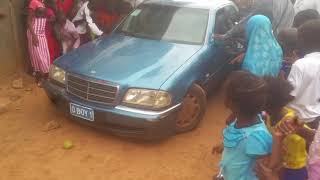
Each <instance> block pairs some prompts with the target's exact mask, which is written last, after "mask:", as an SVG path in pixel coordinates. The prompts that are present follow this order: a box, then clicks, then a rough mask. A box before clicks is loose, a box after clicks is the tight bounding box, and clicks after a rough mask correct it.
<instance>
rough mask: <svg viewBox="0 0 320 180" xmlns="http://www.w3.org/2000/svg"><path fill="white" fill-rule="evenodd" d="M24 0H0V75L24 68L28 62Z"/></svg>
mask: <svg viewBox="0 0 320 180" xmlns="http://www.w3.org/2000/svg"><path fill="white" fill-rule="evenodd" d="M23 5H24V0H0V12H1V13H3V14H5V17H4V18H2V19H0V76H3V75H7V74H10V73H13V72H17V71H24V70H26V67H27V65H26V63H27V62H28V54H27V46H26V36H25V26H24V16H23V13H22V11H23Z"/></svg>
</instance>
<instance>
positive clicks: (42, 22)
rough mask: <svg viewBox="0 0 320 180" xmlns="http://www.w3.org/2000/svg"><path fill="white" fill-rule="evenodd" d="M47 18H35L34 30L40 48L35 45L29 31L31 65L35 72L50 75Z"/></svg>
mask: <svg viewBox="0 0 320 180" xmlns="http://www.w3.org/2000/svg"><path fill="white" fill-rule="evenodd" d="M45 26H46V19H45V18H35V19H34V20H33V23H32V27H33V30H34V32H35V34H36V36H37V38H38V40H39V44H38V46H35V45H33V42H32V35H31V32H30V31H29V30H27V38H28V48H29V55H30V59H31V65H32V67H33V70H34V71H35V72H42V73H48V72H49V67H50V54H49V48H48V43H47V39H46V35H45Z"/></svg>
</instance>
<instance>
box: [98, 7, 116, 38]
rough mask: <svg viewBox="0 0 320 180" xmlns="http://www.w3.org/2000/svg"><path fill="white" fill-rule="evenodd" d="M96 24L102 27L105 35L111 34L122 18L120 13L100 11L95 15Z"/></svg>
mask: <svg viewBox="0 0 320 180" xmlns="http://www.w3.org/2000/svg"><path fill="white" fill-rule="evenodd" d="M95 18H96V23H97V24H98V25H99V26H100V27H102V29H103V30H104V32H105V33H107V34H108V33H111V32H112V30H113V28H114V26H115V25H116V24H117V23H118V21H119V19H120V16H119V14H118V13H115V12H114V13H111V14H110V13H107V12H106V11H103V10H100V11H97V12H96V13H95Z"/></svg>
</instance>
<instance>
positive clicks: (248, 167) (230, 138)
mask: <svg viewBox="0 0 320 180" xmlns="http://www.w3.org/2000/svg"><path fill="white" fill-rule="evenodd" d="M235 124H236V122H234V123H232V124H230V125H229V126H228V127H227V128H225V129H224V131H223V136H224V140H223V143H224V151H223V155H222V160H221V163H220V166H221V168H222V174H223V175H224V178H225V179H226V180H258V178H257V176H256V175H255V172H254V166H255V162H256V159H257V158H258V157H261V156H265V155H269V154H270V153H271V150H272V135H271V134H270V133H269V131H268V129H267V127H266V125H265V124H264V123H263V122H262V121H261V123H259V124H256V125H253V126H250V127H247V128H241V129H238V128H236V127H235Z"/></svg>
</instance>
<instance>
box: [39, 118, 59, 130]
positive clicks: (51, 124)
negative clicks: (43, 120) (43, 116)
mask: <svg viewBox="0 0 320 180" xmlns="http://www.w3.org/2000/svg"><path fill="white" fill-rule="evenodd" d="M60 127H61V125H60V124H59V123H58V122H57V121H55V120H53V121H50V122H48V123H47V124H46V126H45V127H44V129H43V131H44V132H49V131H52V130H55V129H58V128H60Z"/></svg>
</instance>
